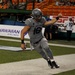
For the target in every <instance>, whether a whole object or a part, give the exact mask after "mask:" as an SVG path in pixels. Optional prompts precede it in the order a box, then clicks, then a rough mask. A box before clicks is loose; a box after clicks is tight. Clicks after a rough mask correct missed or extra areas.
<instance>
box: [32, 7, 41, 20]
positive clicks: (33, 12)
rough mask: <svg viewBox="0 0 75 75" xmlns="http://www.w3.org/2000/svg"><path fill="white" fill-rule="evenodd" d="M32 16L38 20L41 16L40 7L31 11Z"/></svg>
mask: <svg viewBox="0 0 75 75" xmlns="http://www.w3.org/2000/svg"><path fill="white" fill-rule="evenodd" d="M32 17H33V18H34V19H35V20H37V21H40V20H41V18H42V12H41V10H40V9H38V8H36V9H34V10H33V11H32Z"/></svg>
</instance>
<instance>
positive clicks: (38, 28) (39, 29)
mask: <svg viewBox="0 0 75 75" xmlns="http://www.w3.org/2000/svg"><path fill="white" fill-rule="evenodd" d="M41 30H42V28H41V27H37V28H35V29H34V34H38V33H40V32H41Z"/></svg>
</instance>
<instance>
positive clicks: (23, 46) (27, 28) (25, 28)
mask: <svg viewBox="0 0 75 75" xmlns="http://www.w3.org/2000/svg"><path fill="white" fill-rule="evenodd" d="M29 29H30V27H29V26H25V27H24V28H23V29H22V30H21V48H22V49H23V50H25V49H26V44H25V43H24V34H26V33H27V31H28V30H29Z"/></svg>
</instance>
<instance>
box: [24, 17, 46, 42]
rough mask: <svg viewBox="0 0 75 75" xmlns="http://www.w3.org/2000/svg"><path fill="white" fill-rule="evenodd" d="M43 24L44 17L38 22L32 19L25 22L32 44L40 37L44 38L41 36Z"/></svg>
mask: <svg viewBox="0 0 75 75" xmlns="http://www.w3.org/2000/svg"><path fill="white" fill-rule="evenodd" d="M45 22H46V19H45V18H44V17H42V19H41V20H40V21H39V22H36V21H35V20H34V19H33V18H28V19H27V20H26V21H25V25H26V26H30V29H29V31H28V35H29V37H30V41H31V42H32V43H35V42H37V41H39V40H40V39H41V38H42V37H44V36H43V34H42V28H43V26H44V23H45Z"/></svg>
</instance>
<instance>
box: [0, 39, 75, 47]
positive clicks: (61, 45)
mask: <svg viewBox="0 0 75 75" xmlns="http://www.w3.org/2000/svg"><path fill="white" fill-rule="evenodd" d="M0 40H6V41H14V42H21V40H15V39H6V38H0ZM25 42H26V43H30V42H29V41H25ZM49 45H51V46H60V47H69V48H75V46H72V45H63V44H53V43H49Z"/></svg>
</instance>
